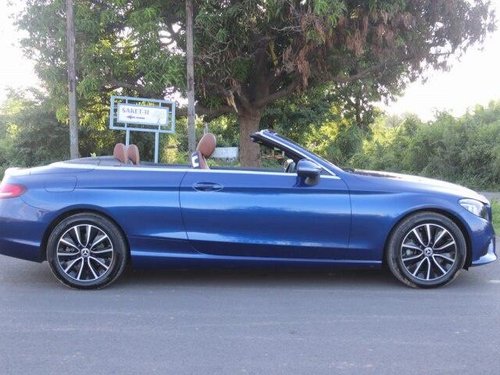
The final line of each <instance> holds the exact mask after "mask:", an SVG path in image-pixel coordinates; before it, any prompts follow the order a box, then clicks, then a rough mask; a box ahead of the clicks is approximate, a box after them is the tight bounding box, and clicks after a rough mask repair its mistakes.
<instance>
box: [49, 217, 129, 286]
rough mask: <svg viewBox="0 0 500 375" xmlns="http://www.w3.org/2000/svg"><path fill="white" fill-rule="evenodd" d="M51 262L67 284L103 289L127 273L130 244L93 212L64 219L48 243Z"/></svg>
mask: <svg viewBox="0 0 500 375" xmlns="http://www.w3.org/2000/svg"><path fill="white" fill-rule="evenodd" d="M47 260H48V262H49V265H50V268H51V270H52V272H53V273H54V275H55V276H56V277H57V278H58V279H59V280H60V281H61V282H62V283H63V284H65V285H67V286H69V287H72V288H79V289H97V288H103V287H105V286H107V285H109V284H110V283H112V282H113V281H115V280H116V279H117V278H118V277H119V276H120V275H121V274H122V272H123V270H124V268H125V264H126V260H127V245H126V242H125V240H124V238H123V235H122V234H121V232H120V230H119V228H118V227H117V226H116V225H115V224H114V223H112V222H111V221H110V220H108V219H106V218H104V217H102V216H100V215H97V214H93V213H80V214H76V215H72V216H69V217H67V218H65V219H63V220H62V221H61V222H60V223H59V224H58V225H57V226H56V227H55V228H54V230H53V231H52V233H51V234H50V236H49V239H48V242H47Z"/></svg>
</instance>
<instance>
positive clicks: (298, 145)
mask: <svg viewBox="0 0 500 375" xmlns="http://www.w3.org/2000/svg"><path fill="white" fill-rule="evenodd" d="M274 136H275V137H276V138H279V139H281V140H283V141H284V142H285V143H289V144H291V145H293V146H294V147H295V148H297V149H299V150H300V151H301V152H302V153H303V154H305V155H306V156H313V157H312V159H313V160H314V159H319V161H321V162H322V163H321V164H323V165H325V164H326V167H328V169H331V170H332V171H335V170H337V169H340V170H342V168H340V167H338V166H337V165H335V164H333V163H332V162H330V161H328V160H326V159H325V158H323V157H321V156H319V155H317V154H315V153H314V152H311V151H308V150H306V149H305V148H304V147H302V146H301V145H300V144H298V143H297V142H295V141H292V140H291V139H289V138H287V137H284V136H282V135H280V134H277V133H274Z"/></svg>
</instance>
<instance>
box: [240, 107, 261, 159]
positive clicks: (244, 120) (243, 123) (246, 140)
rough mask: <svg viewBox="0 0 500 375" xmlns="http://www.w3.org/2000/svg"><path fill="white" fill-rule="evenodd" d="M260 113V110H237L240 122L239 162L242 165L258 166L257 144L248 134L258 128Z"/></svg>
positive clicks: (258, 153)
mask: <svg viewBox="0 0 500 375" xmlns="http://www.w3.org/2000/svg"><path fill="white" fill-rule="evenodd" d="M261 117H262V113H261V111H260V110H257V109H252V110H250V111H249V110H243V109H241V110H240V111H239V112H238V122H239V124H240V163H241V166H242V167H260V152H259V149H260V148H259V145H258V144H257V143H254V142H252V139H251V138H250V135H251V134H252V133H254V132H256V131H258V130H259V124H260V119H261Z"/></svg>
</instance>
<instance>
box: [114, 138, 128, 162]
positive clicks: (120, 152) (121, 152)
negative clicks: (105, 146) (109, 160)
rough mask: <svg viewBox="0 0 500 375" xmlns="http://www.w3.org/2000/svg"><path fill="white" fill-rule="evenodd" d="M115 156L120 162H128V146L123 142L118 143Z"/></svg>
mask: <svg viewBox="0 0 500 375" xmlns="http://www.w3.org/2000/svg"><path fill="white" fill-rule="evenodd" d="M113 157H114V158H115V159H117V160H118V161H119V162H120V163H123V164H127V163H128V156H127V148H126V147H125V145H124V144H123V143H117V144H116V145H115V148H114V149H113Z"/></svg>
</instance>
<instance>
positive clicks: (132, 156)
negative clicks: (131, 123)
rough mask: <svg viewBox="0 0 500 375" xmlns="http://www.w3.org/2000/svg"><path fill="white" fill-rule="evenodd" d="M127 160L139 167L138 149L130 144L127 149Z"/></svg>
mask: <svg viewBox="0 0 500 375" xmlns="http://www.w3.org/2000/svg"><path fill="white" fill-rule="evenodd" d="M127 159H128V160H130V162H131V163H132V164H134V165H139V163H140V162H141V158H140V156H139V148H138V147H137V146H136V145H134V144H131V145H129V146H128V147H127Z"/></svg>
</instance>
